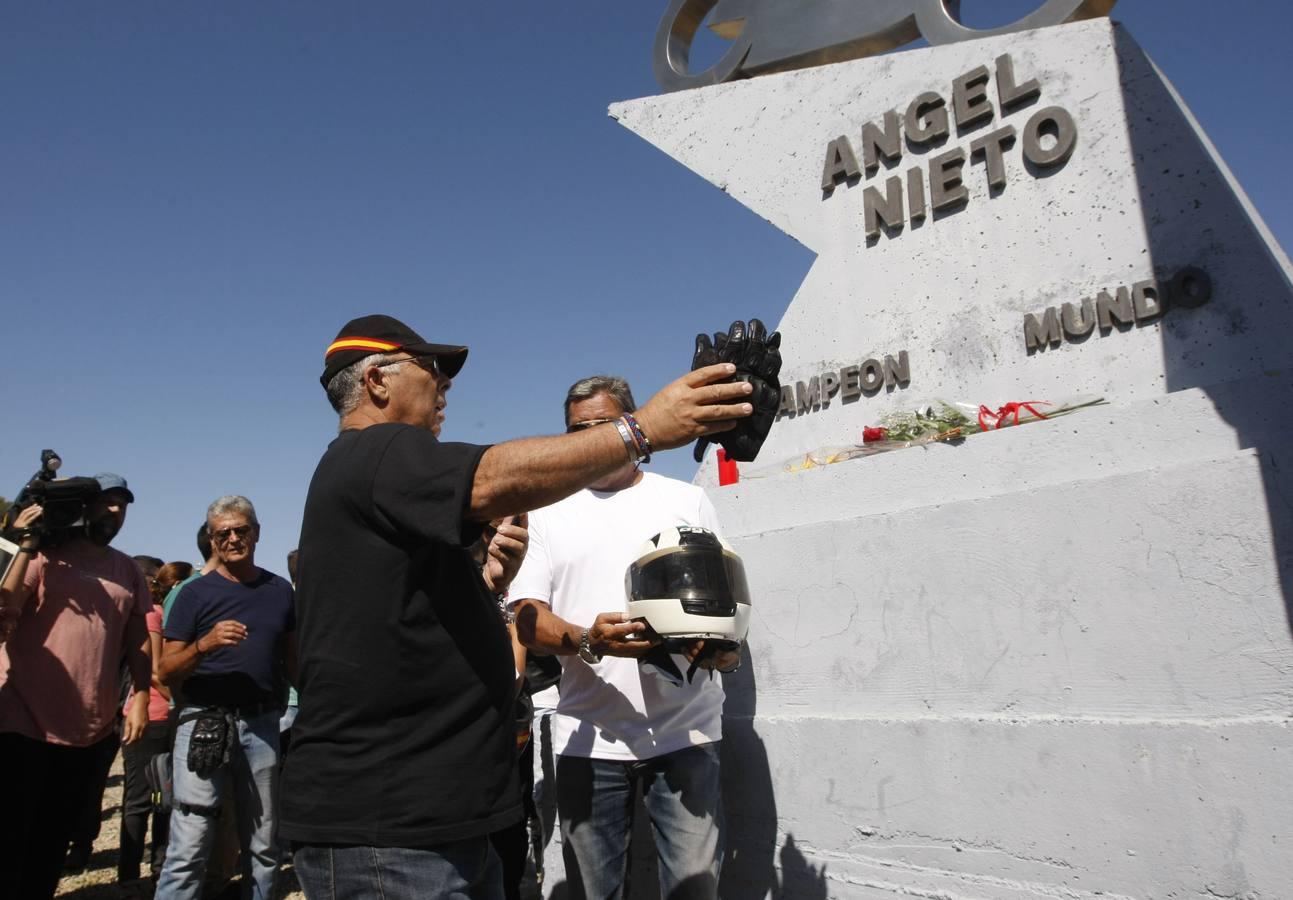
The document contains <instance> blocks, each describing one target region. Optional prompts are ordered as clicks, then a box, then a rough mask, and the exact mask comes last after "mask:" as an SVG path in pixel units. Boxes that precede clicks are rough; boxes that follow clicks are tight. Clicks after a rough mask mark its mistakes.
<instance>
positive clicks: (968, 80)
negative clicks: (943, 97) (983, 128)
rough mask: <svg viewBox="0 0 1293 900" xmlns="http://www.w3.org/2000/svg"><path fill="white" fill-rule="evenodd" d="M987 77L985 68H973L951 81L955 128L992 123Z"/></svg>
mask: <svg viewBox="0 0 1293 900" xmlns="http://www.w3.org/2000/svg"><path fill="white" fill-rule="evenodd" d="M988 77H989V76H988V67H987V66H975V67H974V68H973V69H971V70H970V71H968V72H966V73H965V74H964V75H962V76H961V77H959V78H954V79H952V109H953V110H954V111H955V113H956V127H957V128H961V129H964V128H965V126H967V125H973V124H974V123H975V122H980V121H984V122H991V121H992V101H991V100H989V99H988Z"/></svg>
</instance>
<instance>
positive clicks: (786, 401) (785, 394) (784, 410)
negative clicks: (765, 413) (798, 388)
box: [777, 384, 795, 416]
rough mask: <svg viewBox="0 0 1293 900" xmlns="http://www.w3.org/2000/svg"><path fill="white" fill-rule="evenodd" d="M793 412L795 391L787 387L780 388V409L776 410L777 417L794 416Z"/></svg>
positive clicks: (786, 385) (785, 385) (784, 385)
mask: <svg viewBox="0 0 1293 900" xmlns="http://www.w3.org/2000/svg"><path fill="white" fill-rule="evenodd" d="M794 411H795V389H794V388H793V387H792V386H790V385H788V384H783V385H782V386H781V408H780V409H778V410H777V415H779V416H781V415H786V414H792V415H793V414H794Z"/></svg>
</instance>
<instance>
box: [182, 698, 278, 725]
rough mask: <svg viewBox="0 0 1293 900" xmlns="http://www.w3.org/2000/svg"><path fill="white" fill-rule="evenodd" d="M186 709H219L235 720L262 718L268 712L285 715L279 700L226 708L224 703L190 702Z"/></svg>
mask: <svg viewBox="0 0 1293 900" xmlns="http://www.w3.org/2000/svg"><path fill="white" fill-rule="evenodd" d="M185 706H186V707H192V708H194V709H197V710H200V711H206V710H212V709H218V710H223V711H224V712H227V713H229V714H231V715H232V716H233V717H234V718H235V719H254V718H255V717H256V716H262V715H264V714H265V713H267V712H272V713H275V714H277V715H280V716H281V715H282V714H283V705H282V704H281V703H279V702H278V701H277V700H262V701H261V702H260V703H249V704H246V705H243V706H226V705H224V704H223V703H194V702H192V701H189V702H188V703H186V704H185ZM192 718H193V717H192V716H190V717H187V721H192Z"/></svg>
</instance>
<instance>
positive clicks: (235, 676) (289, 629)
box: [156, 495, 296, 900]
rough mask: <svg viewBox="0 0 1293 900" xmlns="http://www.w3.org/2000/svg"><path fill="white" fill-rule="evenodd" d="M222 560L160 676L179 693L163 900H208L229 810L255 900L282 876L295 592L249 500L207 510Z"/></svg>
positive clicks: (167, 643)
mask: <svg viewBox="0 0 1293 900" xmlns="http://www.w3.org/2000/svg"><path fill="white" fill-rule="evenodd" d="M207 533H208V534H209V535H210V537H211V545H212V547H213V550H214V552H215V555H216V557H217V558H218V560H219V562H218V564H217V565H216V567H215V570H214V571H212V572H211V573H210V574H208V575H204V576H202V577H201V578H199V579H197V580H196V581H193V582H191V583H189V584H188V585H186V586H185V587H184V589H183V590H181V591H180V594H179V596H178V597H176V599H175V605H174V606H173V607H172V608H171V612H170V615H169V616H168V617H167V619H166V624H165V626H163V630H162V637H163V638H164V645H163V650H162V659H161V663H160V664H159V666H158V675H159V677H160V678H161V680H162V681H164V682H166V683H167V684H169V685H170V686H171V687H172V688H179V690H180V691H181V694H182V697H181V701H182V702H179V703H178V709H179V718H178V720H177V722H176V730H175V748H174V753H173V765H172V768H173V770H174V787H173V791H172V796H173V800H172V810H171V827H170V844H169V847H168V849H167V852H166V863H165V865H164V866H163V867H162V874H161V877H160V878H159V879H158V882H157V894H156V896H157V900H178V898H192V900H198V898H199V897H201V896H202V883H203V880H204V876H205V874H206V867H207V857H208V855H209V854H210V852H211V848H212V845H213V844H214V843H215V837H216V833H217V830H218V825H219V822H220V813H221V810H222V808H223V807H224V805H225V804H226V803H230V802H232V803H234V804H235V805H236V811H237V822H238V837H239V843H240V844H241V846H242V848H243V854H242V865H241V868H242V876H243V893H242V896H243V897H249V898H254V900H270V898H272V897H273V896H274V883H275V880H276V877H277V874H278V861H279V850H278V842H277V840H276V838H275V826H276V824H277V816H276V812H275V804H276V803H277V800H278V762H279V760H278V720H279V717H280V716H281V715H282V712H283V710H282V699H281V698H282V691H281V679H280V676H281V673H282V672H283V671H286V673H287V676H288V677H289V678H291V679H294V678H295V673H296V642H295V637H294V634H293V632H294V631H295V627H296V624H295V617H294V612H293V604H292V586H291V585H290V584H288V583H287V581H286V580H284V579H283V578H281V577H279V576H278V575H275V574H273V573H271V572H267V571H265V570H264V569H262V568H260V567H259V566H257V565H256V544H257V542H258V541H259V540H260V523H259V522H258V521H257V519H256V510H255V508H254V507H253V506H252V504H251V501H250V500H248V499H247V498H246V497H239V496H237V495H229V496H225V497H221V498H220V499H218V500H216V501H215V502H214V503H212V504H211V506H210V507H209V508H208V509H207Z"/></svg>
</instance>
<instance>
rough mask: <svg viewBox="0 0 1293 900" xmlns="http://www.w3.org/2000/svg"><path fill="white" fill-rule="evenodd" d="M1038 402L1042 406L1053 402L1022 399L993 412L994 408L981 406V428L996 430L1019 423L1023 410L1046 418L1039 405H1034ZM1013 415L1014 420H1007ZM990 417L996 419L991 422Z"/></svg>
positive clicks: (1040, 417)
mask: <svg viewBox="0 0 1293 900" xmlns="http://www.w3.org/2000/svg"><path fill="white" fill-rule="evenodd" d="M1038 403H1040V404H1041V405H1042V406H1050V405H1051V402H1050V401H1049V400H1020V401H1017V402H1014V403H1007V404H1005V405H1004V406H1002V407H1001V408H1000V409H998V410H997V411H996V412H993V411H992V410H990V409H988V408H987V407H986V406H980V407H979V428H981V429H982V430H983V431H995V430H997V429H998V428H1005V427H1006V426H1009V425H1018V424H1019V415H1020V412H1021V411H1022V412H1026V413H1028V414H1029V415H1033V416H1036V417H1037V418H1039V419H1044V418H1046V416H1045V415H1043V414H1042V413H1041V412H1039V411H1038V410H1037V407H1036V406H1035V405H1034V404H1038ZM1012 416H1013V417H1014V421H1013V422H1007V421H1006V420H1007V419H1009V418H1010V417H1012ZM989 419H995V420H996V421H994V422H992V423H991V424H989V422H988V420H989Z"/></svg>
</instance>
